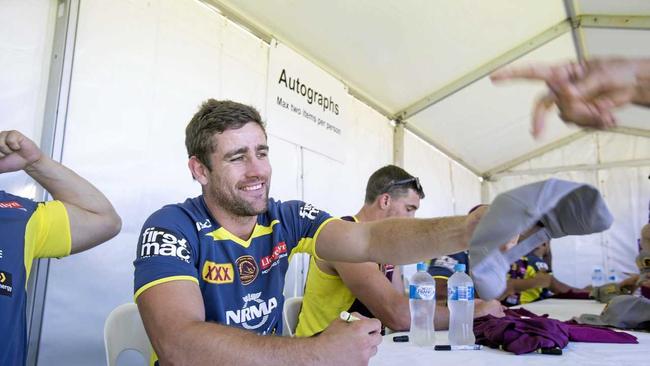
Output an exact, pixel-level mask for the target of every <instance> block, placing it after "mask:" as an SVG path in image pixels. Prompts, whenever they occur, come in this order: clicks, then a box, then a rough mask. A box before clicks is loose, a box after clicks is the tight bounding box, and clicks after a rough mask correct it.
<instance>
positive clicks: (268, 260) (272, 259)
mask: <svg viewBox="0 0 650 366" xmlns="http://www.w3.org/2000/svg"><path fill="white" fill-rule="evenodd" d="M286 256H287V244H286V243H285V242H283V241H281V242H279V243H278V245H276V246H275V247H273V252H272V253H271V255H267V256H266V257H262V259H261V260H260V267H262V273H267V272H268V271H269V270H270V268H271V267H275V266H276V265H277V264H278V263H280V262H278V260H279V259H281V258H284V257H286Z"/></svg>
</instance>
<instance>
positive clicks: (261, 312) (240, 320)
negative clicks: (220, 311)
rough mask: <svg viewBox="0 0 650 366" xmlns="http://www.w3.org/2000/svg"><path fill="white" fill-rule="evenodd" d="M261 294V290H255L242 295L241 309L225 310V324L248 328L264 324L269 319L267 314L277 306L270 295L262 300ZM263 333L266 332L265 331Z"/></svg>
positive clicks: (275, 300)
mask: <svg viewBox="0 0 650 366" xmlns="http://www.w3.org/2000/svg"><path fill="white" fill-rule="evenodd" d="M261 295H262V293H261V292H256V293H253V294H248V295H246V296H244V297H242V300H244V306H242V308H241V309H239V310H234V311H233V310H228V311H226V324H227V325H234V324H238V325H241V326H242V327H244V328H245V329H250V330H252V329H257V328H260V327H261V326H263V325H264V324H266V322H267V321H268V320H269V315H271V313H273V310H274V309H275V308H277V307H278V300H277V299H276V298H275V297H272V298H270V299H269V300H267V301H264V300H262V299H260V296H261ZM249 304H250V305H249ZM267 330H268V329H267ZM263 333H266V331H264V332H263Z"/></svg>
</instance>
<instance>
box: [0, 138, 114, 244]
mask: <svg viewBox="0 0 650 366" xmlns="http://www.w3.org/2000/svg"><path fill="white" fill-rule="evenodd" d="M18 170H24V171H25V172H26V173H27V174H29V175H30V176H31V177H32V178H33V179H34V180H35V181H36V182H38V183H39V184H40V185H41V186H42V187H43V188H44V189H45V190H47V191H48V192H49V193H50V194H51V195H52V197H53V198H54V199H56V200H59V201H61V202H63V204H64V206H65V208H66V211H67V213H68V218H69V221H70V234H71V238H72V247H71V252H72V253H77V252H80V251H83V250H86V249H89V248H92V247H93V246H95V245H97V244H100V243H102V242H104V241H106V240H108V239H110V238H112V237H114V236H115V235H117V233H119V231H120V228H121V226H122V221H121V219H120V217H119V216H118V215H117V213H116V212H115V209H114V208H113V206H112V205H111V203H110V202H109V201H108V199H107V198H106V197H105V196H104V195H103V194H102V193H101V192H100V191H99V190H98V189H97V188H95V187H94V186H93V185H92V184H91V183H90V182H88V181H87V180H85V179H84V178H82V177H80V176H79V175H77V174H76V173H75V172H73V171H72V170H70V169H68V168H67V167H65V166H63V165H61V164H59V163H57V162H55V161H54V160H52V159H50V158H49V157H47V156H45V155H44V154H43V153H42V152H41V150H40V149H39V148H38V147H37V146H36V144H35V143H34V142H33V141H32V140H30V139H29V138H27V137H25V136H24V135H23V134H21V133H20V132H18V131H3V132H0V173H5V172H12V171H18Z"/></svg>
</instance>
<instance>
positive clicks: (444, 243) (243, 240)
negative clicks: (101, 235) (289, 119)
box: [134, 99, 482, 365]
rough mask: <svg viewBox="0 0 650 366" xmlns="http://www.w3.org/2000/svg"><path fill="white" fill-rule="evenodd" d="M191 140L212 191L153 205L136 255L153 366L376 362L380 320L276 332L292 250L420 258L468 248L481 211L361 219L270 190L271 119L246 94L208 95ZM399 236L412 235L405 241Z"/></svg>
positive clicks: (192, 164) (360, 258)
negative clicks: (237, 97)
mask: <svg viewBox="0 0 650 366" xmlns="http://www.w3.org/2000/svg"><path fill="white" fill-rule="evenodd" d="M185 144H186V147H187V152H188V156H189V163H188V166H189V169H190V171H191V172H192V176H193V177H194V179H195V180H196V181H197V182H198V183H199V184H201V187H202V192H203V194H202V195H200V196H198V197H195V198H191V199H188V200H186V201H185V202H184V203H180V204H174V205H168V206H165V207H163V208H162V209H160V210H158V211H156V212H154V213H153V214H152V215H151V216H150V217H149V218H148V219H147V221H146V222H145V224H144V227H143V228H142V233H141V235H140V238H139V245H138V251H137V258H136V260H135V262H134V265H135V298H136V302H137V303H138V308H139V309H140V314H141V316H142V320H143V322H144V325H145V328H146V330H147V334H148V336H149V339H150V340H151V343H152V345H153V347H154V350H155V351H156V354H157V356H154V358H153V359H152V360H151V361H152V363H157V362H158V358H159V359H160V364H174V365H175V364H187V365H209V364H237V365H256V364H259V365H270V364H283V365H284V364H333V365H357V364H366V363H367V362H368V359H369V358H370V357H371V356H372V355H374V354H375V353H376V352H377V348H376V347H377V345H378V344H379V343H380V342H381V335H380V334H379V330H380V322H379V321H378V320H376V319H366V318H364V317H362V316H361V315H359V317H361V318H362V320H360V321H356V322H353V323H345V322H343V321H341V320H338V321H334V322H332V323H331V324H330V326H329V327H328V328H327V329H326V330H325V331H324V332H323V333H322V334H321V336H319V337H314V338H304V339H294V338H286V337H274V336H270V335H273V334H278V333H279V332H280V327H281V324H282V306H283V304H284V297H283V294H282V290H283V287H284V278H285V274H286V272H287V269H288V262H289V256H291V254H293V253H296V252H306V253H309V254H311V255H312V256H314V257H316V258H322V259H325V260H328V261H348V262H368V261H373V262H378V263H395V264H403V263H412V262H415V261H417V260H419V259H424V258H430V257H435V256H438V255H443V254H446V253H454V252H458V251H460V250H465V249H467V247H468V240H469V237H470V235H471V233H472V232H473V230H474V228H475V227H476V224H477V223H478V220H479V218H480V216H481V214H482V212H478V213H476V214H473V215H470V216H459V217H447V218H438V219H427V220H416V219H391V220H387V221H382V222H380V223H379V224H375V223H361V224H354V223H351V222H346V221H342V220H337V219H333V218H331V217H330V215H329V214H327V213H326V212H323V211H320V210H318V209H317V208H315V207H313V206H312V205H310V204H307V203H304V202H301V201H288V202H280V201H275V200H273V199H269V198H268V192H269V183H270V179H271V166H270V164H269V160H268V151H269V148H268V146H267V139H266V132H265V130H264V124H263V123H262V121H261V118H260V115H259V113H258V112H257V111H256V110H255V109H254V108H252V107H249V106H245V105H242V104H240V103H236V102H231V101H217V100H214V99H210V100H208V101H206V102H205V103H203V105H202V106H201V108H200V109H199V111H198V112H197V113H196V114H195V115H194V117H193V118H192V120H191V121H190V123H189V125H188V126H187V129H186V139H185ZM398 240H399V241H403V242H404V243H406V244H405V245H404V246H403V247H401V248H399V250H396V248H395V247H394V245H393V243H395V242H396V241H398ZM259 335H269V336H265V337H260V336H259Z"/></svg>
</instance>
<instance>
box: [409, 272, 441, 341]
mask: <svg viewBox="0 0 650 366" xmlns="http://www.w3.org/2000/svg"><path fill="white" fill-rule="evenodd" d="M417 268H418V271H417V272H415V274H413V276H411V280H410V281H409V282H410V284H409V307H410V310H411V332H410V338H411V342H413V343H414V344H416V345H418V346H433V345H434V343H435V330H434V329H433V317H434V314H435V311H436V282H435V281H434V280H433V277H431V275H429V273H427V265H426V263H423V262H420V263H418V266H417Z"/></svg>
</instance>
